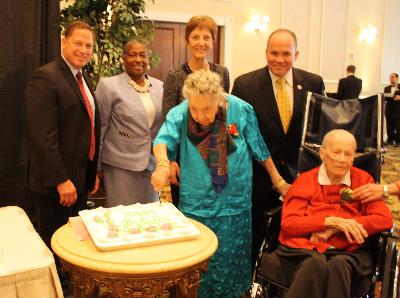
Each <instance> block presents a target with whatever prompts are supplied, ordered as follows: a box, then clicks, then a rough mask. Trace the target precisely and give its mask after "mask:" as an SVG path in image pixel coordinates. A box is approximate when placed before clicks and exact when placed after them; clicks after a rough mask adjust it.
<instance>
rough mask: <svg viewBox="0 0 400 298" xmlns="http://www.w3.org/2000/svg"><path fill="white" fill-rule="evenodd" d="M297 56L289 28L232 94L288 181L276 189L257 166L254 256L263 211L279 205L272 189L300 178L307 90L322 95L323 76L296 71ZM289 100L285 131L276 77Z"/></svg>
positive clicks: (278, 35)
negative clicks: (253, 118)
mask: <svg viewBox="0 0 400 298" xmlns="http://www.w3.org/2000/svg"><path fill="white" fill-rule="evenodd" d="M298 54H299V52H298V50H297V38H296V35H295V34H294V33H293V32H292V31H290V30H288V29H278V30H276V31H274V32H272V33H271V35H270V36H269V38H268V42H267V49H266V58H267V66H266V67H263V68H261V69H258V70H255V71H252V72H250V73H247V74H244V75H241V76H239V77H238V78H237V79H236V80H235V82H234V85H233V89H232V94H233V95H236V96H238V97H239V98H242V99H243V100H245V101H247V102H249V103H250V104H251V105H252V106H253V108H254V111H255V112H256V115H257V120H258V125H259V127H260V131H261V134H262V136H263V138H264V141H265V143H266V144H267V146H268V149H269V151H270V152H271V155H272V159H273V161H274V163H275V165H276V167H277V168H278V171H279V173H280V174H281V176H282V177H283V178H284V179H285V181H281V182H280V183H279V184H278V185H272V183H271V181H270V179H269V177H268V175H266V174H265V173H263V172H262V167H261V165H260V164H258V163H257V162H255V163H254V164H253V196H252V202H253V258H254V259H255V257H256V255H257V253H258V249H259V247H260V245H261V242H262V239H263V236H264V212H265V211H266V210H269V209H271V208H273V207H275V206H277V205H279V204H280V201H279V199H278V198H279V195H278V192H276V191H274V190H273V188H275V189H279V188H282V187H283V188H288V183H292V181H293V180H294V178H295V177H296V175H297V161H298V151H299V147H300V141H301V127H302V121H303V115H304V107H305V102H306V96H307V91H310V92H314V93H318V94H324V90H325V86H324V83H323V80H322V78H321V77H320V76H318V75H315V74H312V73H310V72H307V71H304V70H301V69H298V68H294V67H293V63H294V62H295V61H296V59H297V56H298ZM280 78H281V79H284V81H285V83H284V88H285V90H286V92H287V94H288V96H289V100H290V110H291V111H290V113H291V118H290V122H289V125H288V127H287V128H286V129H285V128H284V125H283V123H282V120H281V115H280V111H279V108H278V103H277V99H276V95H277V90H278V85H277V81H278V79H280Z"/></svg>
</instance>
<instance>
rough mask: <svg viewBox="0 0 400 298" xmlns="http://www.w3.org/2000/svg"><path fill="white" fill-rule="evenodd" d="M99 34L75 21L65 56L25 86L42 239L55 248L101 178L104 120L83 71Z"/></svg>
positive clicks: (33, 184) (66, 39)
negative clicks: (55, 236) (56, 240)
mask: <svg viewBox="0 0 400 298" xmlns="http://www.w3.org/2000/svg"><path fill="white" fill-rule="evenodd" d="M93 39H94V32H93V30H92V28H91V27H90V26H89V25H88V24H86V23H84V22H81V21H75V22H72V23H71V24H70V25H69V26H68V27H67V28H66V30H65V34H64V37H63V39H62V55H61V56H60V57H58V59H56V60H54V61H53V62H50V63H49V64H46V65H44V66H41V67H39V68H38V69H36V70H35V71H34V73H33V74H32V76H31V77H30V79H29V81H28V83H27V87H26V119H27V127H28V134H29V145H30V146H29V157H28V167H27V169H28V171H27V180H28V184H29V187H30V189H31V190H32V192H33V196H34V198H35V204H36V206H37V210H38V212H39V214H38V215H39V234H40V236H41V237H42V238H43V240H44V242H45V243H46V245H48V246H49V247H50V239H51V236H52V234H53V233H54V232H55V230H57V229H58V228H59V227H61V226H62V225H64V224H65V223H66V222H67V221H68V218H69V217H70V216H75V215H77V213H78V211H80V210H82V209H86V202H87V194H88V191H90V192H92V193H94V192H96V191H97V189H98V185H99V182H98V181H99V180H98V177H97V175H96V172H97V171H96V170H97V160H98V151H99V150H98V149H99V136H100V116H99V111H98V108H97V102H96V98H95V96H94V93H93V90H92V86H91V84H90V81H89V80H88V77H87V75H86V73H85V72H84V71H82V68H83V67H84V66H85V65H86V64H87V63H88V61H89V60H90V59H91V57H92V53H93Z"/></svg>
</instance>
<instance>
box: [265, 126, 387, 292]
mask: <svg viewBox="0 0 400 298" xmlns="http://www.w3.org/2000/svg"><path fill="white" fill-rule="evenodd" d="M356 147H357V146H356V140H355V138H354V137H353V135H352V134H351V133H349V132H347V131H345V130H332V131H330V132H328V133H327V134H326V135H325V137H324V139H323V142H322V148H321V150H320V157H321V160H322V165H321V166H320V167H317V168H314V169H312V170H310V171H308V172H305V173H303V174H302V175H300V176H299V177H298V178H297V179H296V181H295V182H294V183H293V185H292V187H291V188H290V190H289V192H288V193H287V195H286V197H285V201H284V203H283V209H282V223H281V232H280V235H279V242H280V245H279V246H278V248H277V249H276V250H275V251H274V252H273V253H271V254H268V255H265V256H264V257H263V259H262V261H261V269H260V270H261V273H262V274H264V275H266V276H268V277H270V278H271V279H273V280H275V281H278V282H279V281H280V282H282V283H283V284H290V287H289V290H288V294H287V296H286V297H288V298H290V297H296V298H301V297H310V298H312V297H316V298H321V297H350V290H351V288H350V287H351V281H352V280H353V279H358V278H362V277H363V276H366V275H368V274H370V273H371V272H372V270H373V265H372V258H371V255H370V253H369V252H368V251H367V249H366V247H364V245H363V244H364V242H365V240H366V238H367V237H369V236H371V235H373V234H375V233H377V232H380V231H383V230H388V229H390V228H391V227H392V225H393V220H392V216H391V213H390V210H389V209H388V207H387V206H386V204H385V203H384V202H383V201H382V200H375V201H372V202H369V203H364V204H361V203H360V201H359V200H353V198H352V195H351V192H352V191H351V190H352V189H355V188H357V187H359V186H361V185H364V184H367V183H372V182H373V179H372V177H371V176H370V175H369V174H368V173H366V172H364V171H362V170H360V169H357V168H355V167H353V166H352V165H353V160H354V155H355V150H356ZM272 268H273V269H272Z"/></svg>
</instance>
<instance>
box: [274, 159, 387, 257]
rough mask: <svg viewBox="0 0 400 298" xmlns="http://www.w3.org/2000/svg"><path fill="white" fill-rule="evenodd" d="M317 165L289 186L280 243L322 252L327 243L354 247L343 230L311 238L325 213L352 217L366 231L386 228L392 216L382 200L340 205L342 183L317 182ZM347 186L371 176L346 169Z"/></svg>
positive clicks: (348, 247)
mask: <svg viewBox="0 0 400 298" xmlns="http://www.w3.org/2000/svg"><path fill="white" fill-rule="evenodd" d="M318 171H319V167H317V168H314V169H312V170H310V171H308V172H305V173H303V174H301V175H300V176H299V177H298V178H297V179H296V180H295V182H294V183H293V185H292V187H291V188H290V189H289V191H288V193H287V195H286V197H285V200H284V203H283V209H282V223H281V232H280V234H279V241H280V243H281V244H283V245H286V246H289V247H293V248H307V249H316V250H318V251H319V252H321V253H322V252H324V251H326V250H327V249H328V247H330V246H334V247H335V248H337V249H343V250H347V251H354V250H356V249H357V248H358V247H359V245H358V244H356V243H350V242H349V241H347V239H346V237H345V235H344V233H340V232H339V233H337V234H335V235H333V236H332V237H330V238H329V239H328V241H327V242H325V243H321V242H311V241H310V240H309V239H310V237H311V234H312V233H313V232H318V231H323V230H325V225H324V221H325V218H326V217H328V216H337V217H343V218H354V219H355V220H356V221H357V222H359V223H361V224H362V225H363V227H364V229H365V230H366V231H367V233H368V235H373V234H375V233H377V232H380V231H384V230H389V229H391V228H392V225H393V219H392V215H391V212H390V210H389V208H388V207H387V206H386V204H385V202H383V201H382V200H377V201H373V202H371V203H366V204H361V202H360V201H353V202H345V203H344V204H343V206H342V205H340V194H339V192H340V190H341V189H342V188H343V187H344V185H320V184H319V183H318ZM350 177H351V189H355V188H357V187H358V186H361V185H364V184H367V183H373V182H374V181H373V179H372V177H371V176H370V175H369V174H368V173H367V172H364V171H363V170H360V169H358V168H355V167H352V168H351V170H350Z"/></svg>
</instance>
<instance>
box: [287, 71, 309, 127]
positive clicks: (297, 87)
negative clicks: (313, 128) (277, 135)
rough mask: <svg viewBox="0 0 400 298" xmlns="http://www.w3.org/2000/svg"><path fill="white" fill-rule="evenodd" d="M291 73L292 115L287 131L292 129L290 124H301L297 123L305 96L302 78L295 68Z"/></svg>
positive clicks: (301, 112) (301, 113)
mask: <svg viewBox="0 0 400 298" xmlns="http://www.w3.org/2000/svg"><path fill="white" fill-rule="evenodd" d="M292 73H293V114H292V119H291V121H290V125H289V130H290V129H291V128H292V127H291V126H292V125H291V124H292V123H301V122H300V121H297V119H298V118H300V119H301V117H302V115H303V104H302V103H303V102H304V101H303V98H304V97H305V96H306V89H305V86H304V85H303V80H304V78H303V76H302V75H301V73H300V72H298V71H297V69H296V68H292Z"/></svg>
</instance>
